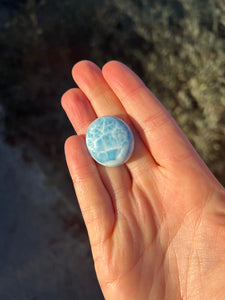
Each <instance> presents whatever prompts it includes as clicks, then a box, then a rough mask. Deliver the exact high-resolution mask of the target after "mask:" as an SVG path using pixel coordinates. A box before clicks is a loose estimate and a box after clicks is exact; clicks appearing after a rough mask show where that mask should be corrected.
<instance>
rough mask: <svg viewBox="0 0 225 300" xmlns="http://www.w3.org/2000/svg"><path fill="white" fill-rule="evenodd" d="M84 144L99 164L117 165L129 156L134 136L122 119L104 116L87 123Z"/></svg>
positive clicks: (132, 147)
mask: <svg viewBox="0 0 225 300" xmlns="http://www.w3.org/2000/svg"><path fill="white" fill-rule="evenodd" d="M86 144H87V148H88V151H89V153H90V154H91V156H92V157H93V158H94V159H95V160H96V161H97V162H98V163H99V164H101V165H104V166H107V167H117V166H120V165H122V164H124V163H125V162H126V161H127V160H128V159H129V158H130V156H131V154H132V152H133V149H134V136H133V133H132V131H131V130H130V128H129V127H128V125H127V124H126V123H125V122H124V121H122V120H121V119H119V118H117V117H111V116H104V117H101V118H98V119H96V120H94V122H92V123H91V124H90V125H89V127H88V130H87V134H86Z"/></svg>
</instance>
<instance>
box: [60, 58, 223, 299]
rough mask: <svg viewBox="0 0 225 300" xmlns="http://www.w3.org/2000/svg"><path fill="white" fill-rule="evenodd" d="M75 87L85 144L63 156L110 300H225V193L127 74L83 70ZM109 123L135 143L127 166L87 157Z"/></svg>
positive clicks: (72, 114)
mask: <svg viewBox="0 0 225 300" xmlns="http://www.w3.org/2000/svg"><path fill="white" fill-rule="evenodd" d="M73 78H74V80H75V81H76V83H77V85H78V86H79V88H80V89H76V88H74V89H71V90H69V91H67V92H66V93H65V94H64V95H63V97H62V106H63V108H64V109H65V111H66V113H67V115H68V117H69V119H70V121H71V123H72V125H73V127H74V129H75V130H76V132H77V134H78V135H77V136H72V137H70V138H68V140H67V141H66V144H65V153H66V159H67V164H68V167H69V170H70V174H71V177H72V180H73V183H74V186H75V190H76V194H77V197H78V200H79V204H80V208H81V211H82V214H83V217H84V220H85V223H86V226H87V230H88V234H89V239H90V243H91V248H92V253H93V259H94V263H95V269H96V273H97V277H98V280H99V283H100V286H101V288H102V291H103V294H104V296H105V299H107V300H115V299H116V300H146V299H152V300H157V299H159V300H162V299H166V300H168V299H172V300H174V299H204V300H206V299H210V300H212V299H225V191H224V189H223V187H222V186H221V185H220V184H219V182H218V181H217V180H216V179H215V177H214V176H213V175H212V173H211V172H210V171H209V169H208V168H207V167H206V165H205V164H204V163H203V161H202V160H201V159H200V158H199V156H198V155H197V153H196V152H195V150H194V149H193V148H192V146H191V144H190V143H189V141H188V140H187V138H186V137H185V136H184V134H183V133H182V132H181V130H180V129H179V127H178V126H177V124H176V123H175V121H174V120H173V118H172V117H171V116H170V115H169V113H168V112H167V111H166V109H165V108H164V107H163V106H162V104H161V103H160V102H159V101H158V100H157V99H156V98H155V96H154V95H153V94H152V93H151V92H150V91H149V90H148V89H147V87H146V86H145V85H144V84H143V82H142V81H141V80H140V78H138V77H137V75H135V74H134V73H133V72H132V71H131V70H130V69H128V68H127V67H126V66H125V65H123V64H122V63H119V62H116V61H111V62H109V63H107V64H106V65H105V66H104V67H103V70H102V71H101V70H100V69H99V68H98V67H97V66H96V65H95V64H93V63H91V62H89V61H81V62H79V63H77V64H76V65H75V66H74V68H73ZM104 115H112V116H118V117H120V118H121V119H123V120H124V121H125V122H126V123H127V124H129V126H130V127H131V129H132V131H133V133H134V138H135V149H134V153H133V155H132V157H131V159H130V160H129V161H128V162H127V163H126V164H125V165H123V166H120V167H115V168H108V167H104V166H101V165H98V164H96V163H95V162H94V161H93V159H92V158H91V157H90V155H89V153H88V151H87V148H86V145H85V141H84V135H85V133H86V130H87V128H88V126H89V124H90V123H91V122H92V121H93V120H94V119H95V118H96V117H100V116H104ZM190 117H191V116H190Z"/></svg>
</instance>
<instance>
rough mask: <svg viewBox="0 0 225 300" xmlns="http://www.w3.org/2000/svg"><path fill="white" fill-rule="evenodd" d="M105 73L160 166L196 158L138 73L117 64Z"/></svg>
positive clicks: (111, 65) (105, 68)
mask: <svg viewBox="0 0 225 300" xmlns="http://www.w3.org/2000/svg"><path fill="white" fill-rule="evenodd" d="M102 73H103V76H104V78H105V80H106V81H107V83H108V84H109V86H110V87H111V88H112V90H113V91H114V93H115V94H116V95H117V97H118V98H119V99H120V101H121V103H122V105H123V106H124V108H125V109H126V111H127V113H128V114H129V115H130V117H131V118H132V121H133V123H134V124H135V126H136V127H137V128H138V130H139V133H140V135H141V136H142V138H143V140H144V141H145V143H146V145H147V147H148V148H149V150H150V151H151V153H152V155H153V157H154V158H155V160H156V161H157V163H158V164H159V165H161V166H166V165H168V163H173V164H174V163H175V162H177V161H179V162H181V161H183V160H185V159H186V158H189V157H193V156H195V151H194V149H193V147H192V146H191V144H190V142H189V141H188V139H187V138H186V136H185V135H184V134H183V133H182V131H181V129H180V128H179V127H178V125H177V124H176V122H175V121H174V119H173V118H172V116H171V115H170V114H169V112H168V111H167V110H166V109H165V107H164V106H163V105H162V104H161V103H160V102H159V100H158V99H157V98H156V97H155V96H154V95H153V94H152V93H151V91H150V90H149V89H148V88H147V87H146V86H145V85H144V83H143V81H142V80H141V79H140V78H139V77H138V76H137V75H136V74H135V73H133V72H132V71H131V70H130V69H129V68H128V67H127V66H125V65H124V64H122V63H120V62H117V61H111V62H109V63H107V64H106V65H105V66H104V67H103V70H102Z"/></svg>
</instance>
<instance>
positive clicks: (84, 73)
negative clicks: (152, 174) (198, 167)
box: [72, 61, 155, 178]
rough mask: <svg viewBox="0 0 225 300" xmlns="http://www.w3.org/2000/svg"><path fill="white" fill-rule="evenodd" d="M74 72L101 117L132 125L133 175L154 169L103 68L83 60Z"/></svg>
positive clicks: (130, 162) (79, 84) (153, 163)
mask: <svg viewBox="0 0 225 300" xmlns="http://www.w3.org/2000/svg"><path fill="white" fill-rule="evenodd" d="M72 73H73V77H74V80H75V81H76V83H77V84H78V86H79V87H80V88H81V89H82V91H83V92H84V93H85V95H86V96H87V97H88V99H89V100H90V102H91V104H92V107H93V108H94V110H95V112H96V114H97V115H98V116H99V117H100V116H104V115H113V116H118V117H120V118H121V119H123V120H124V121H125V122H126V123H128V125H130V126H131V128H132V131H133V134H134V137H135V149H134V153H133V155H132V157H131V159H130V160H129V161H128V162H127V163H126V165H127V166H128V168H129V169H130V171H131V173H132V175H133V176H135V175H138V176H135V177H136V178H138V177H140V174H142V173H143V170H148V171H149V169H153V165H155V162H154V160H153V159H152V157H151V155H150V154H149V152H148V151H147V149H146V148H145V146H144V144H143V142H142V141H141V139H140V137H139V135H138V134H137V132H136V131H135V129H134V126H133V125H132V123H131V121H130V120H129V118H128V116H127V113H126V111H125V109H124V108H123V106H122V105H121V103H120V101H119V99H118V98H117V97H116V96H115V94H114V92H113V91H112V90H111V88H110V87H109V86H108V84H107V83H106V81H105V79H104V78H103V76H102V72H101V70H100V69H99V68H98V67H97V66H96V65H95V64H94V63H92V62H89V61H81V62H79V63H78V64H76V65H75V66H74V68H73V72H72ZM134 172H135V174H134Z"/></svg>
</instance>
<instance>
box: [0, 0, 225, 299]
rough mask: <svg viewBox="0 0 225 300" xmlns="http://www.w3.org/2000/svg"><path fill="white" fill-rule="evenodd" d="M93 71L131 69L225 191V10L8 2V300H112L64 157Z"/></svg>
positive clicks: (3, 114) (112, 0)
mask: <svg viewBox="0 0 225 300" xmlns="http://www.w3.org/2000/svg"><path fill="white" fill-rule="evenodd" d="M82 59H90V60H93V61H94V62H95V63H97V64H98V65H99V66H100V67H102V66H103V64H104V63H106V62H107V61H108V60H111V59H117V60H120V61H122V62H124V63H125V64H127V65H128V66H129V67H131V68H132V69H133V70H134V71H135V72H136V73H137V74H138V75H139V76H140V77H141V78H142V79H143V80H144V82H145V83H146V84H147V86H148V87H149V88H151V90H152V91H153V92H154V93H155V94H156V96H157V97H158V98H159V99H160V101H162V103H163V104H164V105H165V106H166V108H167V109H168V110H169V111H170V113H171V114H172V115H173V117H174V118H175V120H176V121H177V122H178V124H179V125H180V127H181V128H182V130H183V131H184V132H185V134H186V135H187V137H188V138H189V140H190V141H191V143H192V144H193V146H194V147H195V148H196V150H197V151H198V153H199V154H200V156H201V157H202V158H203V160H204V161H205V162H206V164H207V165H208V167H209V168H210V169H211V171H212V172H213V173H214V174H215V176H216V177H217V178H218V180H219V181H220V182H221V183H222V184H223V185H225V138H224V135H225V0H64V1H61V0H54V1H52V0H5V1H3V0H0V60H1V61H0V62H1V63H0V72H1V74H0V130H1V132H0V162H1V168H0V299H4V300H8V299H9V300H14V299H16V300H20V299H21V300H26V299H29V300H39V299H41V300H51V299H54V300H61V299H63V300H71V299H76V300H80V299H82V300H83V299H87V300H88V299H92V300H94V299H103V297H102V294H101V291H100V288H99V286H98V283H97V279H96V275H95V272H94V267H93V262H92V257H91V251H90V247H89V242H88V238H87V233H86V229H85V226H84V224H83V221H82V217H81V213H80V210H79V207H78V204H77V201H75V194H74V191H73V187H72V183H71V180H70V178H69V174H68V171H67V168H66V163H65V158H64V149H63V148H64V141H65V139H66V138H67V137H68V136H69V135H71V134H74V131H73V129H72V127H71V125H70V123H69V121H68V120H67V117H66V115H65V113H64V112H63V110H62V108H61V106H60V98H61V96H62V94H63V93H64V92H65V91H66V90H67V89H69V88H71V87H74V86H75V84H74V82H73V80H72V76H71V69H72V66H73V65H74V64H75V63H76V62H78V61H79V60H82Z"/></svg>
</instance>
